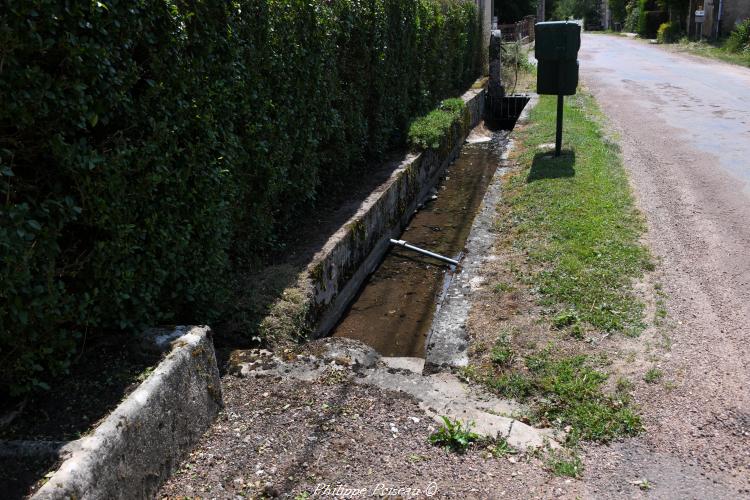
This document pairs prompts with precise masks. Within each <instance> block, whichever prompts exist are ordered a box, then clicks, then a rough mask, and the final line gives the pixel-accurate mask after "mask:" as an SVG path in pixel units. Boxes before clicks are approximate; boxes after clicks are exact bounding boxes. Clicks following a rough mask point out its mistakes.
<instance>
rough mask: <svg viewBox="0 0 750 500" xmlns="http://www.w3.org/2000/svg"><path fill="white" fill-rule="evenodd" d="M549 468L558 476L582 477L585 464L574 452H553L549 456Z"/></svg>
mask: <svg viewBox="0 0 750 500" xmlns="http://www.w3.org/2000/svg"><path fill="white" fill-rule="evenodd" d="M546 465H547V468H548V469H549V470H550V472H552V473H553V474H554V475H556V476H563V477H572V478H578V477H581V473H582V472H583V463H582V462H581V457H579V456H578V455H577V454H576V453H575V452H572V451H567V452H566V451H562V450H559V451H552V452H550V453H549V455H548V456H547V463H546Z"/></svg>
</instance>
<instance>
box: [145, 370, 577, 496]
mask: <svg viewBox="0 0 750 500" xmlns="http://www.w3.org/2000/svg"><path fill="white" fill-rule="evenodd" d="M223 391H224V398H225V403H226V409H225V410H224V411H223V413H222V414H221V415H220V417H219V419H218V420H217V422H216V424H215V425H214V426H213V427H212V428H211V429H210V430H209V431H208V432H207V433H206V435H205V436H204V437H203V440H202V441H201V443H200V444H199V445H198V447H197V448H196V449H195V450H194V451H193V452H192V453H191V455H190V456H189V457H188V459H187V460H185V461H184V462H183V464H182V465H181V466H180V469H179V471H178V472H177V473H175V474H174V475H173V477H172V478H171V479H170V480H169V481H168V482H167V483H166V484H165V485H164V487H163V488H162V491H161V493H160V495H159V496H160V497H162V498H163V497H179V496H189V497H196V496H197V497H201V498H236V497H251V498H258V497H262V496H263V495H266V496H269V497H271V496H281V497H286V498H295V497H296V498H307V497H306V496H305V495H304V493H305V492H307V493H308V494H309V498H325V497H328V498H333V497H334V495H333V493H335V491H334V488H336V487H337V486H341V487H344V488H348V489H349V491H348V492H349V496H348V498H357V497H369V496H387V495H379V494H385V493H392V495H391V498H398V497H399V496H400V497H401V498H427V497H430V496H434V497H435V498H483V499H486V498H554V497H560V498H575V497H576V496H578V495H579V494H580V492H579V486H580V485H579V482H578V481H575V480H571V479H566V478H559V477H554V476H551V475H550V474H549V473H548V472H546V471H545V468H544V464H543V463H542V462H541V461H540V459H538V458H533V457H530V456H525V455H508V456H505V457H502V458H495V457H493V456H491V455H490V454H489V453H488V452H487V451H486V448H485V447H483V446H475V447H473V448H472V449H470V450H469V451H468V452H467V453H466V454H464V455H459V454H456V453H452V452H447V451H445V450H443V449H442V448H439V447H436V446H433V445H431V444H429V443H428V441H427V438H428V436H429V435H430V433H431V432H432V431H433V430H434V427H435V424H434V422H433V421H432V420H431V419H429V418H428V417H426V416H425V414H424V412H423V411H422V410H421V409H420V408H419V406H418V404H417V403H416V402H415V401H414V400H412V399H410V398H408V397H404V396H403V395H400V394H397V393H390V392H384V391H381V390H378V389H375V388H372V387H366V386H360V385H355V384H353V383H351V382H348V381H347V380H336V381H331V380H328V381H327V382H322V381H319V382H299V381H288V380H277V379H272V378H268V377H267V378H259V379H255V378H237V377H235V376H232V375H227V376H225V377H224V379H223ZM326 487H328V488H330V489H329V490H326V489H325V488H326ZM316 488H317V493H316ZM398 488H402V489H401V490H400V491H397V489H398ZM360 489H364V492H365V493H366V494H358V493H357V492H358V491H361V490H360ZM338 492H339V493H346V492H345V491H343V490H339V491H338ZM344 496H345V495H339V498H342V497H344Z"/></svg>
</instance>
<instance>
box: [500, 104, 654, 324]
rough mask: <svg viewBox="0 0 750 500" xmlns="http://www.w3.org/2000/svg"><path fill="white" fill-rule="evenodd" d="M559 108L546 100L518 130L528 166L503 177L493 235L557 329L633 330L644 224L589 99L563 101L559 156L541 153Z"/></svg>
mask: <svg viewBox="0 0 750 500" xmlns="http://www.w3.org/2000/svg"><path fill="white" fill-rule="evenodd" d="M555 109H556V103H555V99H554V98H550V97H542V98H541V99H540V102H539V104H538V105H537V107H536V108H535V109H534V110H533V111H532V113H531V117H530V119H531V123H532V124H531V125H530V126H529V127H528V128H526V129H525V130H524V131H523V132H522V133H521V137H520V141H521V143H522V144H523V152H522V154H521V156H520V158H519V162H520V164H521V165H523V166H524V168H523V170H522V171H520V172H517V174H516V175H513V176H512V177H511V178H510V179H509V183H508V193H509V195H508V196H507V197H506V199H505V202H504V204H503V206H502V207H501V212H502V216H501V217H500V220H499V221H498V224H497V226H498V229H499V230H500V232H501V233H503V234H506V235H512V236H513V245H514V247H515V248H516V249H517V250H518V251H520V252H522V253H524V254H525V255H527V256H528V264H529V265H528V266H527V269H526V271H527V274H526V276H525V278H526V280H527V281H529V282H530V283H531V284H532V285H533V286H535V287H536V288H538V291H539V292H540V294H541V296H542V299H543V301H544V303H545V304H547V305H550V306H553V307H556V308H557V309H558V314H557V315H556V316H555V318H554V323H555V326H557V327H568V326H569V327H572V328H575V327H576V326H580V324H581V323H587V324H588V325H590V326H592V327H594V328H597V329H601V330H605V331H620V332H624V333H627V334H637V333H638V331H639V330H640V329H641V328H642V327H643V304H642V303H641V301H639V300H638V299H637V298H636V296H635V295H634V294H633V291H632V286H631V284H632V282H633V280H634V279H636V278H638V277H640V276H641V274H642V273H643V271H644V270H646V269H649V268H650V267H651V262H650V258H649V254H648V252H647V250H646V249H645V248H644V247H643V246H642V245H641V244H640V242H639V238H640V237H641V234H642V233H643V231H644V229H645V226H644V222H643V219H642V217H641V215H640V214H639V213H638V211H637V210H636V209H635V207H634V204H633V200H632V197H631V193H630V190H629V187H628V181H627V177H626V175H625V171H624V170H623V168H622V164H621V162H620V159H619V156H618V152H617V149H616V146H615V145H613V144H612V143H611V142H609V141H608V140H606V139H605V138H604V137H603V135H602V133H601V130H600V126H599V124H598V122H597V120H598V116H599V111H598V109H597V107H596V104H595V102H594V101H593V99H592V98H591V97H589V96H586V95H579V96H575V97H573V98H568V99H566V106H565V132H564V137H565V141H564V147H563V153H562V155H561V156H560V157H558V158H554V157H552V156H551V155H550V154H549V152H546V151H539V150H538V149H537V146H538V145H540V144H543V143H549V142H550V141H553V140H554V127H555V118H554V116H555V114H554V113H555Z"/></svg>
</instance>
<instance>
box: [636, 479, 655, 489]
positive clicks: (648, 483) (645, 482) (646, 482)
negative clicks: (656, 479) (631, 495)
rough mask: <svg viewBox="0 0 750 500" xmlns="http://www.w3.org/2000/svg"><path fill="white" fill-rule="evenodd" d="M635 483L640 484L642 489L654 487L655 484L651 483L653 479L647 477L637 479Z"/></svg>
mask: <svg viewBox="0 0 750 500" xmlns="http://www.w3.org/2000/svg"><path fill="white" fill-rule="evenodd" d="M633 484H635V485H636V486H638V488H640V490H641V491H648V490H650V489H651V488H652V487H653V485H652V484H651V481H649V480H648V479H646V478H643V479H640V480H638V481H635V482H634V483H633Z"/></svg>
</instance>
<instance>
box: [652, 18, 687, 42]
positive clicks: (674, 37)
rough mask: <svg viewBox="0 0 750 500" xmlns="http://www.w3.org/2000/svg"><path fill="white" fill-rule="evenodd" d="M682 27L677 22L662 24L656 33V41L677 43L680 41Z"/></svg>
mask: <svg viewBox="0 0 750 500" xmlns="http://www.w3.org/2000/svg"><path fill="white" fill-rule="evenodd" d="M680 35H681V32H680V25H679V24H678V23H675V22H668V23H662V24H661V26H659V31H657V33H656V41H657V42H659V43H675V42H677V41H678V40H679V39H680Z"/></svg>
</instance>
